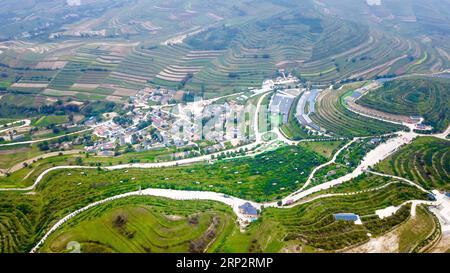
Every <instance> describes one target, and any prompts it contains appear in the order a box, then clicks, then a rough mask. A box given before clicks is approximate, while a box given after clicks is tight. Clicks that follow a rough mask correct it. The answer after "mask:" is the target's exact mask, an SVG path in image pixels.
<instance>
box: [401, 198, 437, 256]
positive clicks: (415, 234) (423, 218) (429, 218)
mask: <svg viewBox="0 0 450 273" xmlns="http://www.w3.org/2000/svg"><path fill="white" fill-rule="evenodd" d="M437 228H439V227H438V225H436V223H435V220H434V216H433V215H432V214H431V212H429V211H428V209H426V208H425V207H422V206H418V207H417V208H416V215H415V217H414V218H412V219H410V220H409V221H407V222H406V223H405V224H404V225H402V226H401V227H400V228H399V230H398V236H399V242H398V244H399V249H398V250H399V252H412V251H413V250H415V248H416V247H417V246H418V245H419V244H420V243H422V242H423V241H425V240H426V239H427V238H428V237H430V236H431V235H432V234H433V232H434V231H435V229H437Z"/></svg>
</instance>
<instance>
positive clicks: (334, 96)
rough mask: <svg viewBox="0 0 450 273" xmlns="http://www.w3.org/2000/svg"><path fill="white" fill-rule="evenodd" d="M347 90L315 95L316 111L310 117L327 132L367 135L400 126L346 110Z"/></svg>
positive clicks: (350, 135) (349, 135) (396, 129)
mask: <svg viewBox="0 0 450 273" xmlns="http://www.w3.org/2000/svg"><path fill="white" fill-rule="evenodd" d="M346 92H347V90H346V89H342V90H330V89H328V90H325V91H323V92H321V94H320V95H319V96H318V97H317V102H316V112H315V113H312V114H311V119H312V120H313V121H314V123H316V124H318V125H319V126H320V127H321V128H323V129H325V130H326V131H327V132H329V133H332V134H334V135H337V136H346V137H353V136H367V135H378V134H385V133H389V132H393V131H398V130H400V129H402V126H398V125H394V124H391V123H387V122H383V121H379V120H375V119H371V118H367V117H363V116H360V115H358V114H355V113H353V112H351V111H350V110H347V109H346V108H345V106H344V105H343V103H344V102H343V96H344V95H345V94H346Z"/></svg>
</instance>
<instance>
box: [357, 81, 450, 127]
mask: <svg viewBox="0 0 450 273" xmlns="http://www.w3.org/2000/svg"><path fill="white" fill-rule="evenodd" d="M449 101H450V80H449V79H437V78H410V79H400V80H394V81H388V82H386V83H384V85H383V87H382V88H379V89H376V90H373V91H370V92H369V93H368V94H367V95H365V96H363V97H362V98H361V99H359V100H358V103H360V104H361V105H364V106H367V107H370V108H374V109H377V110H380V111H384V112H387V113H392V114H401V115H418V116H422V117H423V118H424V119H425V122H424V123H425V124H429V125H431V126H433V129H434V131H443V130H445V129H446V128H447V126H448V125H449V124H450V105H449Z"/></svg>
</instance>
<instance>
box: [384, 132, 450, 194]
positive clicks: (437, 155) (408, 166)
mask: <svg viewBox="0 0 450 273" xmlns="http://www.w3.org/2000/svg"><path fill="white" fill-rule="evenodd" d="M375 168H376V169H377V170H379V171H381V172H384V173H388V174H393V175H397V176H401V177H404V178H407V179H410V180H412V181H414V182H416V183H418V184H420V185H422V186H423V187H425V188H427V189H441V190H449V189H450V183H449V181H450V143H449V142H448V141H446V140H440V139H437V138H434V137H419V138H417V139H415V140H414V141H413V142H412V143H411V144H409V145H407V146H405V147H402V148H401V149H400V150H399V151H397V152H396V153H395V154H393V155H391V156H390V157H388V158H386V159H385V160H383V161H382V162H380V163H379V164H377V165H376V166H375Z"/></svg>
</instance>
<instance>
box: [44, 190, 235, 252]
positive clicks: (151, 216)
mask: <svg viewBox="0 0 450 273" xmlns="http://www.w3.org/2000/svg"><path fill="white" fill-rule="evenodd" d="M234 220H235V216H234V215H233V212H232V211H231V209H230V208H229V207H227V206H225V205H223V204H220V203H215V202H207V201H173V200H169V199H163V198H153V197H130V198H126V199H122V200H117V201H114V202H111V203H108V204H104V205H101V206H98V207H95V208H93V209H91V210H89V211H87V212H84V213H82V214H80V215H78V216H77V217H76V218H75V219H71V220H70V221H69V222H68V223H67V224H66V225H65V226H64V227H63V228H62V229H60V230H58V231H57V232H56V233H54V234H52V236H51V237H50V238H49V240H48V241H47V243H46V244H45V245H44V246H43V247H42V248H41V249H40V252H69V251H71V249H70V245H69V242H71V241H76V242H78V243H79V244H80V249H79V250H80V251H81V252H83V253H89V252H95V253H98V252H121V253H124V252H125V253H129V252H133V253H138V252H147V253H148V252H158V253H161V252H163V253H166V252H185V253H186V252H191V253H195V252H205V251H208V250H209V251H210V250H211V249H214V244H215V243H216V242H217V241H220V240H221V239H222V238H223V237H224V236H225V235H227V234H228V232H229V231H230V230H231V229H230V228H233V227H234V225H235V221H234ZM68 246H69V247H68ZM67 248H69V250H68V249H67Z"/></svg>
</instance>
